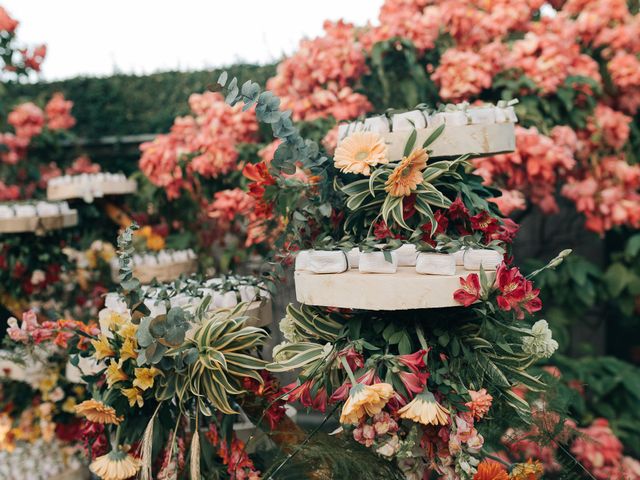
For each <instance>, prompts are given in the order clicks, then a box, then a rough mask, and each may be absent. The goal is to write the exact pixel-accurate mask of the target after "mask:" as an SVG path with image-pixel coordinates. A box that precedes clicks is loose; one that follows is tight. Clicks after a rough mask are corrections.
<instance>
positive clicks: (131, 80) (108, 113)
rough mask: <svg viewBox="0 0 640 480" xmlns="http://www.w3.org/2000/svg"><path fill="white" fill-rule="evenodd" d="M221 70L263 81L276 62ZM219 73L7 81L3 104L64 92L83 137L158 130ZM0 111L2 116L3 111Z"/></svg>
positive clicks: (185, 108)
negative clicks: (30, 81)
mask: <svg viewBox="0 0 640 480" xmlns="http://www.w3.org/2000/svg"><path fill="white" fill-rule="evenodd" d="M226 70H228V71H229V72H230V73H231V74H232V75H236V76H238V77H239V78H240V79H241V80H244V79H247V78H253V79H256V80H258V81H259V82H260V83H262V84H264V83H266V81H267V79H268V78H269V77H271V76H273V75H274V73H275V66H274V65H266V66H257V65H246V64H238V65H233V66H230V67H228V68H227V69H226ZM219 74H220V70H210V71H200V72H164V73H154V74H152V75H122V74H116V75H113V76H110V77H105V78H94V77H78V78H72V79H69V80H62V81H56V82H50V83H35V84H10V85H6V92H5V94H4V95H6V98H7V99H9V100H10V104H11V105H7V107H10V106H12V105H14V104H16V103H19V102H22V101H27V100H28V101H35V102H37V103H44V102H45V101H46V100H48V99H49V98H50V97H51V95H52V94H53V93H54V92H63V93H64V95H65V97H66V98H67V99H69V100H72V101H73V102H74V107H73V115H74V116H75V117H76V119H77V121H78V123H77V125H76V127H75V128H74V132H75V133H76V134H77V135H78V136H80V137H84V138H91V139H95V138H99V137H103V136H107V135H117V136H121V135H133V134H141V133H160V132H166V131H168V130H169V128H170V127H171V125H172V124H173V120H174V118H175V117H176V116H177V115H185V114H187V113H188V108H189V106H188V103H187V99H188V98H189V96H190V95H191V94H192V93H194V92H203V91H205V90H210V89H212V88H213V86H214V85H215V80H216V78H218V75H219ZM3 103H4V102H3ZM7 103H9V102H8V101H7ZM3 113H4V115H2V117H3V118H6V113H7V112H3Z"/></svg>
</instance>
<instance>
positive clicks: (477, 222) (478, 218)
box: [471, 210, 500, 236]
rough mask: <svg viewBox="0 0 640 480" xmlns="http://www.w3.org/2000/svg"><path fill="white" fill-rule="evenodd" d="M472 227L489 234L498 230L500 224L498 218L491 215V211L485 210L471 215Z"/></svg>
mask: <svg viewBox="0 0 640 480" xmlns="http://www.w3.org/2000/svg"><path fill="white" fill-rule="evenodd" d="M471 227H472V228H473V230H475V231H480V232H483V233H484V234H485V235H487V236H489V235H492V234H494V233H496V232H497V231H498V228H500V224H499V223H498V219H497V218H495V217H492V216H491V215H489V212H487V211H486V210H485V211H482V212H480V213H479V214H477V215H474V216H473V217H471Z"/></svg>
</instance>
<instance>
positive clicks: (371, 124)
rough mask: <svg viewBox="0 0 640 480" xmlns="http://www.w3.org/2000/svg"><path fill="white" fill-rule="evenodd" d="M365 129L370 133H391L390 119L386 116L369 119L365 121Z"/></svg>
mask: <svg viewBox="0 0 640 480" xmlns="http://www.w3.org/2000/svg"><path fill="white" fill-rule="evenodd" d="M364 129H365V130H367V131H369V132H376V133H389V119H388V118H387V117H385V116H384V115H378V116H376V117H371V118H367V119H366V120H365V121H364Z"/></svg>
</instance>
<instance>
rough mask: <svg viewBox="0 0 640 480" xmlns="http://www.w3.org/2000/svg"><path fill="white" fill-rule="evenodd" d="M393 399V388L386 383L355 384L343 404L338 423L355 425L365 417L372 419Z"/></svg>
mask: <svg viewBox="0 0 640 480" xmlns="http://www.w3.org/2000/svg"><path fill="white" fill-rule="evenodd" d="M391 397H393V387H392V386H391V385H389V384H388V383H376V384H373V385H363V384H361V383H357V384H356V385H355V386H354V387H353V388H351V391H350V392H349V398H347V401H346V402H344V406H343V407H342V413H341V415H340V423H342V424H353V425H356V424H358V423H359V422H360V419H361V418H362V417H364V416H365V415H367V416H369V417H373V416H374V415H376V414H378V413H380V412H381V411H382V409H383V408H384V406H385V405H386V404H387V402H388V401H389V399H390V398H391Z"/></svg>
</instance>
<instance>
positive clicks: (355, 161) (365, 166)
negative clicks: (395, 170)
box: [333, 132, 389, 175]
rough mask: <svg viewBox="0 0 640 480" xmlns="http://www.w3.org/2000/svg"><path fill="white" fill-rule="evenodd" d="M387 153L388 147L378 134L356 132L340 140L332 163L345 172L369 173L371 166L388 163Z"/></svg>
mask: <svg viewBox="0 0 640 480" xmlns="http://www.w3.org/2000/svg"><path fill="white" fill-rule="evenodd" d="M387 153H388V148H387V146H386V145H385V143H384V140H383V139H382V137H381V136H380V134H378V133H375V132H356V133H352V134H351V135H349V136H348V137H347V138H345V139H344V140H343V141H342V142H340V145H338V148H336V152H335V154H334V157H333V164H334V165H335V167H336V168H339V169H340V170H341V171H343V172H346V173H361V174H363V175H371V167H373V166H375V165H380V164H383V163H389V159H388V158H387Z"/></svg>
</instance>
